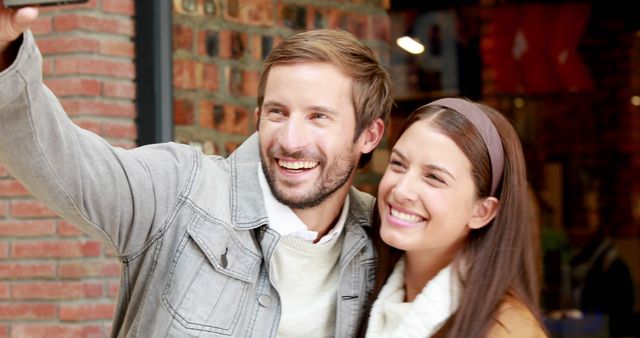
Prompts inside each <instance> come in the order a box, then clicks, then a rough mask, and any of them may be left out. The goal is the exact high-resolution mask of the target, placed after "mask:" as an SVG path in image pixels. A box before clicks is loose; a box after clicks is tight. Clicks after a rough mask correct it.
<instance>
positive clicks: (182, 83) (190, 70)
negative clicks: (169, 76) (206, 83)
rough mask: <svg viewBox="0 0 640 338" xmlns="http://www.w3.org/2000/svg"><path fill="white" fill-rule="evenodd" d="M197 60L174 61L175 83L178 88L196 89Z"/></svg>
mask: <svg viewBox="0 0 640 338" xmlns="http://www.w3.org/2000/svg"><path fill="white" fill-rule="evenodd" d="M196 67H197V62H196V61H193V60H188V59H187V60H185V59H179V60H174V61H173V85H174V87H176V88H178V89H195V88H196V87H197V79H196Z"/></svg>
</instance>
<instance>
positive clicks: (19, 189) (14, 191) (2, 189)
mask: <svg viewBox="0 0 640 338" xmlns="http://www.w3.org/2000/svg"><path fill="white" fill-rule="evenodd" d="M29 195H30V194H29V192H28V191H27V189H26V188H25V187H24V186H23V185H22V184H21V183H20V182H18V181H17V180H15V179H12V178H6V179H0V197H26V196H29Z"/></svg>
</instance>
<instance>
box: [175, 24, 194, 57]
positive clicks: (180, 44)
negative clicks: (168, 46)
mask: <svg viewBox="0 0 640 338" xmlns="http://www.w3.org/2000/svg"><path fill="white" fill-rule="evenodd" d="M180 49H182V50H186V51H191V50H192V49H193V29H192V28H191V27H189V26H185V25H181V24H175V25H173V50H180Z"/></svg>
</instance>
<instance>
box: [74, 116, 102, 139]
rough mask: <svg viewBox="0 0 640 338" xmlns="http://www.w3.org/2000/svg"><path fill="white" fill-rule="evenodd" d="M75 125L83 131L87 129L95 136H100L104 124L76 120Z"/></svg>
mask: <svg viewBox="0 0 640 338" xmlns="http://www.w3.org/2000/svg"><path fill="white" fill-rule="evenodd" d="M73 123H75V124H76V125H77V126H78V127H80V128H82V129H85V130H89V131H91V132H93V133H95V134H98V135H100V134H101V133H102V123H101V122H97V121H92V120H83V119H79V118H75V119H74V120H73Z"/></svg>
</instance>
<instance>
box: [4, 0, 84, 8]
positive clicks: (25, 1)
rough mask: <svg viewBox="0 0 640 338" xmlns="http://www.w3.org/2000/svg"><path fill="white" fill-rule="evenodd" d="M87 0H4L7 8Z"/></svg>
mask: <svg viewBox="0 0 640 338" xmlns="http://www.w3.org/2000/svg"><path fill="white" fill-rule="evenodd" d="M88 1H89V0H4V6H5V7H7V8H19V7H25V6H58V5H72V4H80V3H84V2H88Z"/></svg>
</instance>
